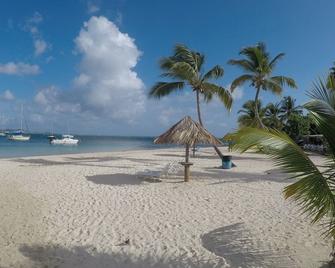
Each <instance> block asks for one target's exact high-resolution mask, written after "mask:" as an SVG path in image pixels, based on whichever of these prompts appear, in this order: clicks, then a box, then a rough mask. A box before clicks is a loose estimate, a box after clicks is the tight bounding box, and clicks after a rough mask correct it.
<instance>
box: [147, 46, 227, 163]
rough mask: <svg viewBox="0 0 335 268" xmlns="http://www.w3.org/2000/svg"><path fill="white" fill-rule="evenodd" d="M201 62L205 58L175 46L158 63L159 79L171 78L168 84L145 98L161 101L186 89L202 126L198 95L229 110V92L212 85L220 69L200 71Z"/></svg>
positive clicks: (160, 83) (153, 89) (161, 85)
mask: <svg viewBox="0 0 335 268" xmlns="http://www.w3.org/2000/svg"><path fill="white" fill-rule="evenodd" d="M204 62H205V56H204V55H203V54H200V53H199V52H196V51H192V50H190V49H189V48H188V47H186V46H184V45H176V46H175V48H174V53H173V55H172V56H170V57H164V58H162V59H161V60H160V68H161V69H162V70H163V73H162V76H163V77H168V78H171V80H172V81H169V82H158V83H156V84H155V85H154V86H153V87H152V88H151V90H150V92H149V96H150V97H154V98H161V97H164V96H167V95H169V94H171V93H173V92H177V91H180V90H182V89H184V88H185V87H187V86H188V88H190V89H191V90H192V91H193V92H194V93H195V95H196V106H197V113H198V119H199V123H200V124H201V125H202V126H203V122H202V119H201V111H200V95H201V96H202V97H203V99H204V100H205V101H206V102H209V101H211V100H212V98H213V96H217V97H218V98H219V99H220V100H221V101H222V103H223V104H224V106H225V107H226V108H227V109H228V110H230V108H231V105H232V97H231V94H230V92H229V91H228V90H226V89H224V88H223V87H221V86H219V85H217V84H215V83H213V82H212V81H213V80H215V79H218V78H220V77H222V76H223V68H222V67H221V66H219V65H216V66H214V67H213V68H212V69H210V70H209V71H207V72H205V71H204V70H203V67H204ZM214 148H215V150H216V152H217V153H218V155H219V156H220V157H221V158H222V156H223V155H222V153H221V152H220V150H219V149H218V148H217V147H216V146H214Z"/></svg>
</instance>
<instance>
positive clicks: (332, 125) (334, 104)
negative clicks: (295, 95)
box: [230, 80, 335, 241]
mask: <svg viewBox="0 0 335 268" xmlns="http://www.w3.org/2000/svg"><path fill="white" fill-rule="evenodd" d="M309 96H310V97H311V100H310V101H309V102H307V103H306V104H305V105H304V106H303V107H304V108H305V109H306V110H308V111H309V112H310V114H309V117H310V118H311V120H312V121H313V124H314V125H315V127H316V129H317V131H318V132H319V133H321V134H322V135H323V137H324V139H325V140H326V142H327V144H328V147H329V150H328V154H327V158H326V159H325V162H324V164H323V165H322V166H317V165H316V164H315V163H314V162H313V161H312V160H311V159H310V157H309V155H307V154H306V153H305V152H304V151H303V150H302V148H301V147H299V146H298V145H297V144H296V143H295V141H294V140H293V139H292V138H290V137H289V135H288V134H286V133H285V132H282V131H279V130H275V129H259V128H252V127H244V128H241V129H240V130H238V131H237V132H235V133H233V134H232V135H230V137H233V139H234V141H235V142H236V143H235V145H234V149H236V150H239V151H241V152H245V151H247V150H253V149H256V151H258V152H262V153H264V154H267V155H268V156H269V157H270V158H271V159H272V160H273V161H274V163H275V165H276V166H278V167H280V168H281V169H282V170H283V172H285V173H287V174H289V176H290V178H291V179H294V182H293V183H292V184H290V185H288V186H287V187H285V189H284V195H285V198H291V199H293V200H295V201H297V202H298V204H299V205H301V207H302V210H303V212H304V213H306V214H307V215H309V216H311V217H312V223H317V222H318V223H320V222H322V227H323V230H324V234H325V235H326V236H329V237H331V238H332V239H333V241H335V195H334V186H335V172H334V170H335V135H334V133H335V90H332V89H329V88H328V87H327V81H322V80H320V81H318V82H316V83H315V85H314V88H313V90H312V91H311V92H309ZM289 120H290V119H289Z"/></svg>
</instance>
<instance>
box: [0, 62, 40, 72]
mask: <svg viewBox="0 0 335 268" xmlns="http://www.w3.org/2000/svg"><path fill="white" fill-rule="evenodd" d="M39 72H40V68H39V66H38V65H35V64H28V63H23V62H17V63H15V62H8V63H0V74H8V75H36V74H38V73H39Z"/></svg>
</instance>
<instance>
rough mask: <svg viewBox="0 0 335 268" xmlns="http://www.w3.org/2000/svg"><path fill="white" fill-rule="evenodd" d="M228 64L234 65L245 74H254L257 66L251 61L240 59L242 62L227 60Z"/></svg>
mask: <svg viewBox="0 0 335 268" xmlns="http://www.w3.org/2000/svg"><path fill="white" fill-rule="evenodd" d="M228 64H230V65H235V66H237V67H240V68H241V69H242V70H243V71H246V72H255V71H256V68H257V66H255V64H254V63H253V62H252V61H249V60H246V59H242V60H229V61H228Z"/></svg>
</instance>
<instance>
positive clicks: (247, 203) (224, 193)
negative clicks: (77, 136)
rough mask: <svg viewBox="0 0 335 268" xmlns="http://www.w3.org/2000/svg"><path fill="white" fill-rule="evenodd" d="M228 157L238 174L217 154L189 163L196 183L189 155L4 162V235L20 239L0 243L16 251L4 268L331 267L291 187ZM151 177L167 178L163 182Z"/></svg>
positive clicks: (251, 161)
mask: <svg viewBox="0 0 335 268" xmlns="http://www.w3.org/2000/svg"><path fill="white" fill-rule="evenodd" d="M221 149H222V150H224V153H226V150H225V149H224V148H221ZM229 154H232V155H233V160H234V162H235V163H236V164H237V167H236V168H233V169H231V170H222V169H219V168H218V166H219V165H220V164H221V161H220V159H218V157H217V155H216V153H215V151H214V150H213V149H212V148H201V149H200V152H198V153H197V157H196V158H191V161H192V162H194V165H193V166H192V168H191V177H192V180H191V182H189V183H183V170H182V168H181V167H180V165H179V164H178V163H179V162H180V160H181V159H182V158H183V156H184V150H183V149H182V148H166V149H161V148H157V149H155V148H154V149H148V150H147V149H146V150H143V149H142V150H126V151H122V152H120V151H117V152H116V151H113V152H100V153H79V154H65V155H48V156H32V157H19V158H9V159H0V164H1V165H2V169H1V170H0V183H1V185H9V186H8V187H7V186H6V187H4V188H3V189H5V190H4V194H3V195H1V196H0V204H2V206H1V215H5V216H4V217H2V218H1V219H0V226H3V225H5V226H8V228H9V229H6V233H11V232H12V233H17V234H20V235H19V236H15V237H14V238H15V239H13V238H11V236H10V235H9V236H8V235H7V236H1V237H0V244H3V245H7V244H8V243H9V244H10V246H6V247H5V250H2V251H1V252H0V266H1V267H2V266H4V267H8V266H11V265H12V266H14V267H20V266H21V267H28V268H30V267H45V266H46V265H49V266H51V267H54V266H57V267H61V268H62V267H64V268H65V267H84V268H86V267H87V268H88V267H126V268H135V267H157V265H158V264H159V267H185V266H186V267H228V265H231V267H238V266H242V267H244V266H245V265H246V264H248V265H249V266H252V265H253V266H258V267H264V266H265V267H281V266H279V264H280V265H283V266H284V264H287V265H288V266H287V267H310V268H312V267H317V265H321V263H322V262H326V261H327V260H328V255H329V252H330V250H331V247H330V244H329V243H328V242H327V241H325V240H323V239H322V238H321V237H320V228H319V227H318V226H311V225H310V224H309V222H308V221H307V220H306V219H305V218H304V217H303V216H301V215H299V214H298V212H299V209H298V206H297V205H296V204H295V203H294V202H292V201H287V200H284V198H283V196H282V189H283V187H284V186H285V185H287V184H288V183H290V182H289V181H287V180H285V177H284V176H283V174H281V173H280V171H278V170H277V169H276V168H274V167H273V164H272V163H271V161H269V160H268V159H266V158H265V157H264V156H261V155H257V154H250V153H245V154H243V155H240V154H237V153H229ZM168 164H171V166H170V167H169V168H170V169H168V171H167V173H166V174H167V175H166V176H165V173H164V172H163V171H164V169H166V167H167V165H168ZM171 167H172V168H171ZM143 174H147V175H146V176H157V174H158V175H159V174H160V175H161V180H162V182H159V183H154V182H153V181H150V180H143V179H142V177H141V176H143ZM139 175H141V176H139ZM8 200H10V201H8ZM8 202H10V203H9V204H8ZM6 204H8V205H6ZM20 209H23V210H24V211H27V212H26V213H20ZM18 216H20V217H21V216H22V217H21V218H20V217H18ZM32 226H34V227H32ZM18 230H19V231H18ZM127 241H129V243H126V242H127ZM15 265H16V266H15ZM155 265H156V266H155Z"/></svg>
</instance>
